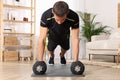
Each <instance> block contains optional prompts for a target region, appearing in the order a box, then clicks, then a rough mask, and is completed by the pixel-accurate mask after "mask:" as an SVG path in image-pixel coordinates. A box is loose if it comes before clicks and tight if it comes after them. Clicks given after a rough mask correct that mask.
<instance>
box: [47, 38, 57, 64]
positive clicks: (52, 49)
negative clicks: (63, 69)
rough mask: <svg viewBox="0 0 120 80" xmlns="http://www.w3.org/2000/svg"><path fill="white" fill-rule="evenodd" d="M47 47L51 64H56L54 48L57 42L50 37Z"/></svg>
mask: <svg viewBox="0 0 120 80" xmlns="http://www.w3.org/2000/svg"><path fill="white" fill-rule="evenodd" d="M47 47H48V51H49V54H50V59H49V64H54V50H55V48H56V47H57V44H56V43H55V42H54V41H52V40H51V39H49V40H48V46H47Z"/></svg>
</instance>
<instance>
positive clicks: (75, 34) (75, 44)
mask: <svg viewBox="0 0 120 80" xmlns="http://www.w3.org/2000/svg"><path fill="white" fill-rule="evenodd" d="M72 53H73V55H74V61H78V57H79V28H75V29H72Z"/></svg>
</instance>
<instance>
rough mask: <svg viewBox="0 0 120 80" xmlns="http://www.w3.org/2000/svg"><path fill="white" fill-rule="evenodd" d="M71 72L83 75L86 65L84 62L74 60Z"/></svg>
mask: <svg viewBox="0 0 120 80" xmlns="http://www.w3.org/2000/svg"><path fill="white" fill-rule="evenodd" d="M70 69H71V72H72V73H73V74H75V75H82V74H83V72H84V70H85V66H84V64H83V63H82V62H80V61H77V62H73V63H72V64H71V67H70Z"/></svg>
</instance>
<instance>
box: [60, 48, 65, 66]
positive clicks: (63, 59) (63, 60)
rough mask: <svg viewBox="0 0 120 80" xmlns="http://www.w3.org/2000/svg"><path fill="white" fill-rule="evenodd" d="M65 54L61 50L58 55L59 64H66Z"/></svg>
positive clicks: (63, 50)
mask: <svg viewBox="0 0 120 80" xmlns="http://www.w3.org/2000/svg"><path fill="white" fill-rule="evenodd" d="M65 53H66V50H65V49H63V48H61V53H60V62H61V64H66V59H65V57H64V55H65Z"/></svg>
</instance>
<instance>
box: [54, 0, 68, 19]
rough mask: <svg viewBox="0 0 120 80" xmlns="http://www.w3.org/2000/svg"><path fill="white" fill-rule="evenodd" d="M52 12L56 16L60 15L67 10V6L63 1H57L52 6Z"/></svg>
mask: <svg viewBox="0 0 120 80" xmlns="http://www.w3.org/2000/svg"><path fill="white" fill-rule="evenodd" d="M53 12H54V13H55V14H56V15H57V16H59V17H62V16H64V15H65V14H67V13H68V12H69V6H68V4H67V3H66V2H64V1H58V2H56V3H55V4H54V6H53Z"/></svg>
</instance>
